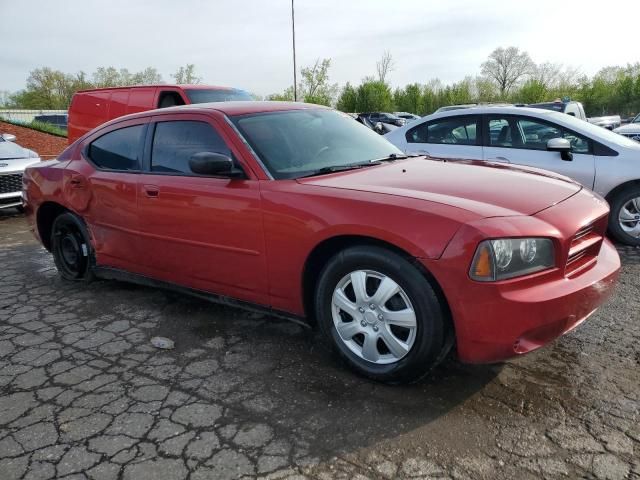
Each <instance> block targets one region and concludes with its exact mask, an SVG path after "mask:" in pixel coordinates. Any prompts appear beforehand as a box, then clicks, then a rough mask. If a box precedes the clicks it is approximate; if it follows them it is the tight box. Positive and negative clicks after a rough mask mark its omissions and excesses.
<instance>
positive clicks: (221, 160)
mask: <svg viewBox="0 0 640 480" xmlns="http://www.w3.org/2000/svg"><path fill="white" fill-rule="evenodd" d="M189 168H191V171H192V172H193V173H197V174H198V175H214V176H226V177H237V176H241V175H239V174H241V172H239V171H238V170H235V169H234V168H233V160H231V158H229V157H227V156H226V155H223V154H221V153H213V152H200V153H196V154H193V155H191V158H190V159H189Z"/></svg>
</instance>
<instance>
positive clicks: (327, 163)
mask: <svg viewBox="0 0 640 480" xmlns="http://www.w3.org/2000/svg"><path fill="white" fill-rule="evenodd" d="M232 120H233V122H234V124H235V125H236V127H237V128H238V130H239V131H240V133H241V134H242V135H243V136H244V138H245V140H246V141H247V142H248V143H249V145H251V147H252V148H253V150H254V151H255V152H256V154H257V155H258V156H259V157H260V159H261V160H262V162H263V163H264V164H265V166H266V167H267V169H268V170H269V172H270V173H271V175H273V177H274V178H276V179H286V178H298V177H303V176H307V175H310V174H313V173H314V172H320V171H321V170H323V169H324V170H325V171H328V170H331V169H340V168H341V167H342V168H344V167H349V166H356V165H369V164H370V162H371V161H373V160H379V159H383V158H387V157H390V156H391V157H393V156H396V155H397V156H399V157H404V154H403V153H402V152H401V151H400V150H398V149H397V148H396V147H394V146H393V145H392V144H391V143H389V142H388V141H387V140H385V139H384V138H383V137H381V136H380V135H378V134H377V133H375V132H374V131H373V130H371V129H369V128H367V127H365V126H364V125H362V124H361V123H359V122H356V121H354V120H353V118H351V117H350V116H349V115H347V114H344V113H340V112H336V111H334V110H324V109H317V110H289V111H284V112H272V113H258V114H250V115H242V116H237V117H233V118H232Z"/></svg>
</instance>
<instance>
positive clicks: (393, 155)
mask: <svg viewBox="0 0 640 480" xmlns="http://www.w3.org/2000/svg"><path fill="white" fill-rule="evenodd" d="M403 158H409V156H408V155H405V154H403V153H390V154H389V155H387V156H386V157H382V158H375V159H373V160H370V161H369V163H378V162H393V161H394V160H402V159H403Z"/></svg>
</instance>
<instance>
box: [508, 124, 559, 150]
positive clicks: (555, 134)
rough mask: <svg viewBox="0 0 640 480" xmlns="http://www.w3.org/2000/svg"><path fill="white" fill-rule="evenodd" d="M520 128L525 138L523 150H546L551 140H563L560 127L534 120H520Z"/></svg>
mask: <svg viewBox="0 0 640 480" xmlns="http://www.w3.org/2000/svg"><path fill="white" fill-rule="evenodd" d="M518 126H519V130H520V132H521V133H522V137H523V143H522V148H526V149H528V150H546V149H547V142H548V141H549V140H551V139H552V138H562V130H561V129H560V127H558V126H556V125H551V124H549V123H546V122H538V121H536V120H534V119H532V118H520V119H518Z"/></svg>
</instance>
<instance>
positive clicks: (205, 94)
mask: <svg viewBox="0 0 640 480" xmlns="http://www.w3.org/2000/svg"><path fill="white" fill-rule="evenodd" d="M185 91H186V92H187V97H189V100H190V101H191V103H209V102H234V101H238V100H240V101H249V100H253V98H251V95H249V94H248V93H247V92H245V91H244V90H236V89H233V88H229V89H220V90H206V89H202V88H194V89H187V90H185Z"/></svg>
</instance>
